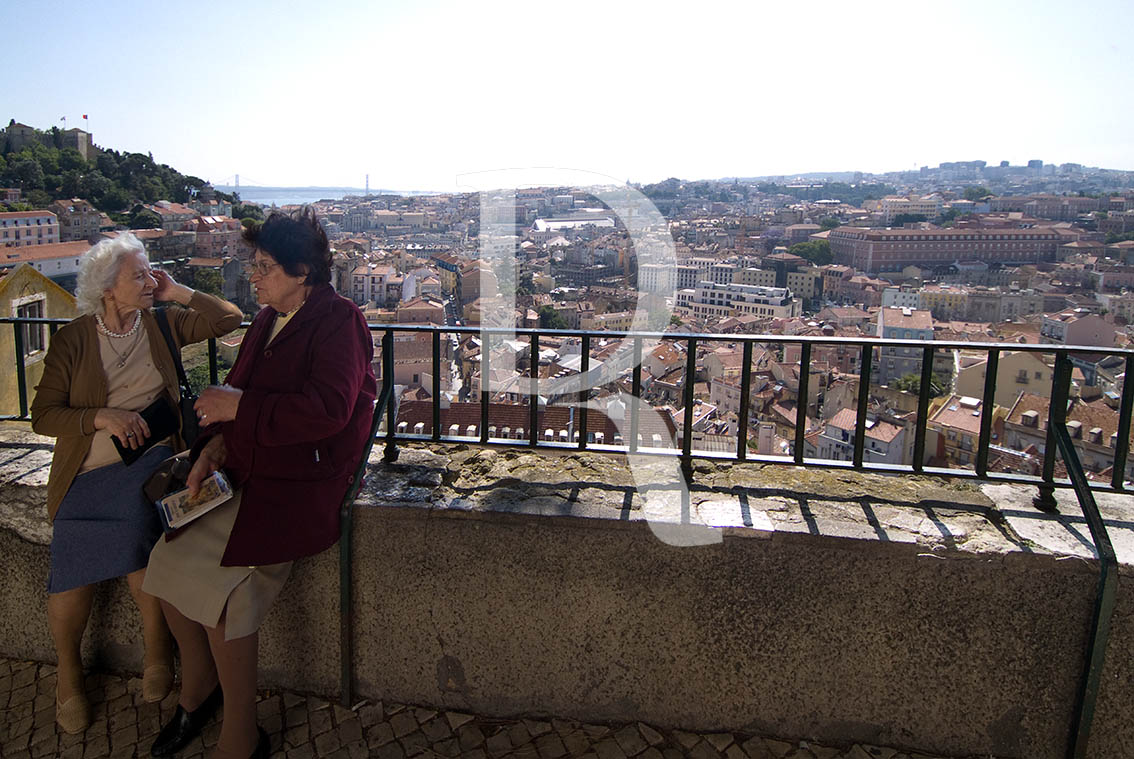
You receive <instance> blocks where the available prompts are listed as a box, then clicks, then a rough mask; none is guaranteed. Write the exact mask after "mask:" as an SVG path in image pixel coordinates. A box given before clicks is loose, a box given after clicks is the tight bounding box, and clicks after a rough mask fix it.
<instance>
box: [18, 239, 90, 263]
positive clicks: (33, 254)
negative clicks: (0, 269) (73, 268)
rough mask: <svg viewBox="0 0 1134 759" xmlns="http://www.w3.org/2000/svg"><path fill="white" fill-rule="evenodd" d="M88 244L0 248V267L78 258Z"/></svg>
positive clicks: (83, 241)
mask: <svg viewBox="0 0 1134 759" xmlns="http://www.w3.org/2000/svg"><path fill="white" fill-rule="evenodd" d="M90 247H91V246H90V243H88V242H86V241H85V240H79V241H76V242H54V243H48V244H47V245H28V246H26V247H23V248H0V266H11V265H12V264H17V263H23V262H24V261H47V260H52V259H56V258H79V257H80V256H82V255H83V254H84V253H86V252H87V251H88V250H90Z"/></svg>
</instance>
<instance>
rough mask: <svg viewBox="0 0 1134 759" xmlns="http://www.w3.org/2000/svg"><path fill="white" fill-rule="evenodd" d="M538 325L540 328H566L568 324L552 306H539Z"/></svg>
mask: <svg viewBox="0 0 1134 759" xmlns="http://www.w3.org/2000/svg"><path fill="white" fill-rule="evenodd" d="M539 326H540V328H541V329H567V328H568V326H569V325H568V324H567V320H566V319H564V318H563V317H562V316H560V315H559V312H558V311H556V310H555V309H554V308H553V307H552V306H540V307H539Z"/></svg>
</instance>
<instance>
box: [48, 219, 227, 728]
mask: <svg viewBox="0 0 1134 759" xmlns="http://www.w3.org/2000/svg"><path fill="white" fill-rule="evenodd" d="M76 296H77V300H78V305H79V311H80V314H81V315H80V316H79V317H78V318H77V319H75V320H74V321H72V322H71V323H70V324H67V325H65V326H63V327H61V328H60V329H59V331H58V333H57V334H56V335H55V336H54V337H53V338H52V339H51V345H50V347H49V349H48V351H47V356H46V358H45V359H44V367H43V378H42V379H41V381H40V383H39V385H38V387H37V388H36V395H35V400H34V401H33V403H32V408H31V416H32V429H34V430H35V431H36V432H38V433H40V434H42V435H49V436H52V437H55V438H56V442H55V452H54V456H53V458H52V461H51V474H50V476H49V477H48V482H47V513H48V516H49V518H50V519H51V521H52V540H51V571H50V575H49V577H48V581H47V593H48V596H47V619H48V624H49V626H50V628H51V635H52V638H53V639H54V641H55V651H56V654H57V656H58V661H59V667H58V680H57V690H56V721H57V722H58V724H59V726H60V727H61V728H62V729H63V730H65V731H66V732H69V733H77V732H81V731H82V730H85V729H86V727H87V726H88V725H89V724H90V705H89V704H88V703H87V699H86V694H85V689H84V685H83V666H82V654H81V650H80V644H81V642H82V638H83V632H84V631H85V629H86V626H87V620H88V618H89V617H90V611H91V600H92V598H93V596H94V585H95V583H97V582H100V581H102V580H108V579H111V578H116V577H123V576H125V577H126V580H127V583H128V585H129V588H130V593H131V595H132V596H133V597H134V600H135V602H136V603H137V604H138V610H139V612H140V613H141V618H142V637H143V641H144V644H145V656H144V660H143V676H142V696H143V698H144V699H145V700H146V701H149V702H155V701H160V700H161V699H162V698H164V697H165V695H166V694H167V693H169V690H170V688H171V686H172V683H173V669H172V662H173V651H172V643H171V639H170V635H169V630H168V628H167V627H166V625H165V622H164V620H163V617H162V611H161V606H160V605H159V603H158V600H157V599H156V598H154V597H153V596H150V595H148V594H147V593H145V592H144V591H143V590H142V580H143V579H144V575H145V567H146V562H147V560H148V558H149V554H150V550H151V549H152V548H153V546H154V543H156V542H157V539H158V538H159V537H160V536H161V524H160V522H159V520H158V516H157V511H156V509H155V507H154V505H153V504H150V503H147V502H146V500H145V498H144V497H143V495H142V484H143V482H144V481H145V479H146V478H147V476H148V475H149V474H150V473H152V472H153V470H154V469H155V468H156V467H157V465H158V464H159V463H160V462H161V461H162V460H163V459H165V458H167V457H168V456H170V455H171V454H172V453H173V452H174V451H178V450H182V449H183V448H184V447H185V445H184V441H183V440H182V439H181V437H180V434H179V433H177V432H174V433H173V434H171V435H169V436H168V437H166V438H165V439H163V440H151V439H149V438H150V437H151V430H150V429H149V426H148V425H147V423H146V420H145V419H144V418H143V417H142V415H141V414H140V413H139V412H140V411H142V410H143V409H145V408H146V407H147V406H149V405H150V404H151V403H153V402H154V401H156V400H157V399H158V398H159V397H161V396H163V395H164V396H165V398H167V399H168V400H169V401H170V403H171V404H172V406H173V408H174V409H175V408H176V404H177V401H178V399H179V391H178V382H177V371H176V368H175V364H174V359H173V355H172V353H171V351H170V349H169V347H168V343H167V342H166V340H165V338H164V337H163V335H162V332H161V329H160V328H159V326H158V323H157V321H156V319H155V317H154V314H153V313H152V311H151V309H152V307H153V305H154V302H155V301H172V302H174V303H178V304H180V305H181V306H183V308H170V309H167V311H166V316H167V317H168V319H167V321H168V324H169V327H170V331H171V334H172V337H173V341H174V343H175V345H176V346H177V349H178V350H180V348H181V346H183V345H186V344H188V343H194V342H199V341H201V340H205V339H207V338H210V337H220V336H221V335H224V334H226V333H228V332H231V331H232V330H234V329H236V327H238V326H239V325H240V321H241V313H240V310H239V309H238V308H237V307H236V306H234V305H232V304H231V303H227V302H226V301H223V300H220V299H219V298H214V297H213V296H211V295H206V294H204V293H200V292H196V291H194V290H192V289H190V288H188V287H185V286H184V285H179V284H178V283H177V282H175V281H174V280H173V278H172V277H170V276H169V275H168V274H166V273H165V272H163V271H161V270H158V269H152V268H150V261H149V258H148V257H147V256H146V251H145V248H144V247H143V246H142V243H141V242H140V241H139V240H138V238H136V237H135V236H134V235H133V234H130V233H128V232H126V233H122V234H119V235H118V236H117V237H114V238H112V239H107V240H102V241H101V242H99V243H98V244H96V245H94V246H93V247H92V248H91V249H90V250H89V251H87V252H86V254H84V257H83V260H82V262H81V263H80V268H79V279H78V288H77V291H76ZM176 416H177V417H178V418H179V417H180V414H176ZM112 438H113V439H112ZM115 439H116V440H117V442H118V444H119V445H120V446H121V447H122V448H123V449H132V450H133V451H137V450H138V449H140V448H147V446H148V450H146V451H145V453H144V454H142V456H141V458H138V459H137V460H135V461H133V462H132V463H131V464H129V465H127V464H126V463H125V457H124V456H123V455H122V454H121V453H120V452H119V450H118V447H116V446H115V444H114V440H115Z"/></svg>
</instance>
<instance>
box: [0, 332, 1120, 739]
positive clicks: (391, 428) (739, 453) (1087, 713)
mask: <svg viewBox="0 0 1134 759" xmlns="http://www.w3.org/2000/svg"><path fill="white" fill-rule="evenodd" d="M65 323H66V320H61V319H25V318H12V317H0V325H2V324H10V325H12V328H13V333H14V338H15V339H14V346H15V355H16V356H17V357H23V356H24V355H25V351H24V347H25V342H24V328H25V327H28V326H31V325H47V328H48V330H49V332H50V334H51V335H54V333H55V331H56V329H57V328H58V327H59V326H60V325H61V324H65ZM242 326H245V327H246V326H248V324H247V323H245V324H244V325H242ZM370 329H371V331H372V332H380V333H381V346H382V351H381V359H382V389H381V392H380V394H379V398H378V400H377V402H376V404H375V407H374V411H373V417H372V423H371V433H372V434H371V436H370V441H369V444H368V446H367V450H366V451H365V452H364V455H363V456H362V458H361V460H360V462H359V464H358V468H357V470H356V471H355V474H354V477H353V480H352V483H351V487H350V491H349V492H348V493H347V496H346V498H345V499H344V501H343V503H342V507H341V517H342V539H341V541H340V546H339V550H340V554H339V556H340V617H341V631H340V655H341V680H342V682H341V697H342V701H343V703H344V705H348V706H349V705H350V701H351V699H352V694H353V684H352V670H351V664H352V660H353V657H352V652H353V643H352V637H353V630H352V612H351V605H352V602H353V600H352V594H351V590H352V585H353V581H352V578H351V568H352V561H351V534H352V524H353V520H352V505H353V502H354V498H355V496H356V495H357V492H358V489H359V488H360V487H361V484H362V478H363V474H364V472H365V469H366V461H367V458H368V456H369V452H370V448H369V446H370V445H372V444H373V443H374V442H375V439H376V438H377V437H378V436H379V435H380V436H381V438H382V441H383V445H384V447H385V448H384V459H385V460H386V461H387V462H392V461H394V460H396V458H397V446H398V443H399V442H414V441H428V442H434V443H445V442H453V443H461V444H469V443H473V444H479V445H486V446H505V447H524V448H529V449H531V448H535V449H541V448H544V449H554V450H560V451H561V450H564V449H568V450H583V451H587V450H590V451H594V452H600V453H614V454H624V453H634V454H646V455H659V456H676V457H678V458H680V460H681V468H682V470H683V472H684V473H685V475H686V477H687V479H690V480H691V479H692V474H693V460H694V459H698V458H704V459H714V460H725V461H728V460H731V461H751V462H758V463H764V464H781V465H791V466H807V467H820V468H831V469H848V468H849V469H854V470H858V471H865V472H878V473H883V474H890V475H893V474H928V475H936V476H944V477H955V478H963V479H977V480H985V481H994V482H1009V483H1013V484H1018V485H1020V484H1022V485H1032V486H1035V487H1037V488H1038V491H1039V496H1038V497H1037V498H1036V499H1035V505H1036V506H1037V507H1038V508H1040V509H1042V510H1045V511H1048V512H1055V511H1056V501H1055V496H1054V492H1055V489H1056V488H1071V489H1072V490H1073V491H1074V492H1075V495H1076V497H1077V499H1078V501H1079V505H1080V507H1081V508H1082V510H1083V514H1084V516H1085V518H1086V520H1087V523H1088V526H1089V527H1090V532H1091V537H1092V539H1093V541H1094V545H1095V550H1096V551H1097V553H1098V557H1099V566H1100V570H1099V572H1100V574H1099V585H1098V593H1097V598H1096V603H1095V613H1094V616H1093V619H1092V622H1091V633H1090V642H1089V647H1088V650H1087V651H1086V652H1085V655H1084V662H1085V663H1084V670H1083V677H1082V680H1081V685H1080V688H1079V690H1078V693H1077V697H1076V704H1075V718H1074V724H1073V725H1072V727H1071V730H1070V739H1069V742H1068V756H1069V757H1074V758H1075V759H1080V758H1081V757H1083V756H1085V755H1086V748H1087V741H1088V737H1089V733H1090V726H1091V722H1092V719H1093V717H1094V712H1095V706H1096V701H1097V696H1098V690H1099V685H1100V677H1101V673H1102V668H1103V662H1104V659H1105V654H1106V645H1107V638H1108V635H1109V631H1110V620H1111V615H1112V612H1113V609H1114V605H1115V595H1116V592H1117V559H1116V557H1115V553H1114V549H1113V546H1112V544H1111V541H1110V537H1109V535H1108V533H1107V529H1106V525H1105V523H1104V521H1103V519H1102V517H1101V515H1100V514H1099V510H1098V506H1097V504H1096V503H1095V499H1094V493H1095V492H1100V491H1103V492H1119V493H1127V492H1130V491H1129V489H1128V487H1127V484H1126V482H1125V472H1126V465H1127V459H1128V456H1129V453H1130V431H1131V418H1132V416H1134V413H1132V412H1134V382H1128V381H1125V380H1124V382H1123V390H1122V396H1121V403H1120V406H1119V410H1118V417H1119V418H1118V430H1117V436H1116V440H1115V444H1114V456H1113V468H1112V475H1111V478H1110V480H1109V481H1107V482H1100V481H1090V480H1088V478H1087V477H1086V475H1085V473H1084V469H1083V466H1082V463H1081V462H1080V460H1079V456H1078V453H1077V451H1076V448H1075V441H1074V440H1073V439H1072V437H1071V435H1070V432H1069V430H1068V427H1067V405H1068V401H1069V398H1070V387H1071V372H1072V368H1073V367H1072V357H1073V356H1074V355H1076V354H1095V355H1100V354H1101V355H1108V356H1118V357H1121V358H1122V360H1123V361H1124V365H1123V368H1124V371H1125V373H1126V377H1134V351H1132V350H1127V349H1117V348H1099V347H1097V346H1064V345H1024V344H1015V343H969V342H946V341H935V342H924V341H914V340H888V339H880V338H847V337H813V336H786V335H720V334H701V333H697V334H685V333H649V332H588V331H580V330H534V329H516V330H510V329H482V328H480V327H452V326H442V327H438V326H433V325H428V326H426V325H385V324H371V325H370ZM397 333H426V334H428V335H429V337H430V341H431V348H432V350H431V353H432V356H431V358H432V372H433V387H432V391H433V392H432V401H431V403H432V408H431V415H430V419H431V422H432V424H431V429H430V431H429V432H428V433H426V434H407V433H399V432H398V424H397V414H398V400H399V399H398V398H397V397H396V388H395V379H394V365H395V358H396V355H395V354H396V350H397V348H396V341H395V339H394V336H395V334H397ZM447 334H455V335H479V336H481V337H482V338H483V339H484V340H485V344H484V345H483V346H482V350H481V355H480V373H481V377H482V382H481V387H480V393H479V395H480V425H479V434H478V435H474V436H471V437H470V436H467V435H465V436H461V435H455V436H454V435H443V434H442V428H443V420H442V417H443V414H442V408H441V394H442V387H441V377H440V371H439V369H440V367H441V365H442V363H441V338H442V336H443V335H447ZM505 336H506V337H508V338H515V337H516V336H526V337H527V339H528V341H529V351H530V353H529V360H530V365H531V367H532V371H531V372H530V377H529V383H528V389H529V401H530V400H531V399H534V398H536V397H537V391H538V387H539V380H538V378H537V376H536V374H537V373H536V371H535V369H536V368H537V367H538V366H539V340H540V338H541V336H553V337H567V338H575V339H579V340H580V341H581V356H580V367H579V374H580V375H582V376H586V375H587V374H588V372H589V371H590V354H591V344H592V341H593V340H594V339H596V338H600V339H607V340H610V339H625V340H631V341H632V355H633V362H632V367H631V368H630V369H629V371H630V379H631V394H632V395H633V396H634V397H635V398H640V397H641V396H642V391H643V383H642V356H643V345H644V344H645V343H646V342H650V343H652V342H653V341H660V340H665V341H677V342H684V343H685V350H686V356H685V381H684V385H683V388H682V396H683V397H682V402H683V426H682V429H683V430H684V431H685V432H684V433H683V434H682V435H681V440H680V445H679V446H676V445H675V446H674V447H673V448H671V449H659V448H656V447H646V446H643V445H641V444H640V443H639V439H638V438H639V435H638V432H639V428H640V423H641V420H640V412H639V408H638V405H637V404H631V407H630V432H629V435H628V436H627V440H626V441H625V444H623V445H621V446H612V445H595V444H592V443H593V440H594V438H593V436H592V435H590V434H589V431H588V429H587V416H588V415H587V413H586V411H585V410H586V406H587V402H588V398H589V390H588V388H587V387H586V385H585V383H584V384H583V385H582V386H581V388H580V389H579V391H578V392H577V394H576V397H575V399H574V405H575V409H576V411H577V412H578V413H576V414H575V417H574V418H575V432H576V435H577V438H578V440H577V441H575V442H572V441H570V440H568V442H566V443H562V442H557V441H552V440H540V438H539V429H540V406H539V404H538V403H535V402H529V404H528V405H529V407H530V411H529V430H528V436H527V439H526V440H515V439H505V438H499V437H494V436H492V435H491V434H490V425H489V420H490V409H491V407H492V401H491V389H490V388H489V387H488V382H487V381H486V379H485V378H488V377H490V376H491V369H492V365H491V350H490V349H489V348H490V342H491V340H492V339H493V338H494V337H497V338H503V337H505ZM721 342H727V343H731V344H736V343H739V344H740V345H741V347H742V351H743V359H742V360H743V366H742V369H741V377H740V400H739V411H738V420H737V425H736V427H737V442H736V449H735V451H730V452H721V451H704V450H695V449H694V447H693V437H694V436H693V434H692V428H693V422H694V416H693V405H694V404H693V400H694V375H695V372H696V355H697V347H698V345H702V344H705V345H711V344H713V343H721ZM791 344H797V345H799V348H800V371H799V380H798V381H799V388H798V393H797V401H796V418H797V423H796V426H795V431H794V432H795V434H794V447H793V449H792V453H791V455H789V456H775V455H758V454H753V453H752V452H751V451H749V450H748V445H747V443H748V439H747V436H748V425H749V420H750V415H751V409H750V395H751V388H752V357H753V353H754V349H755V347H756V346H764V345H775V346H781V347H782V346H786V345H791ZM824 345H835V346H839V345H841V346H845V347H846V349H847V350H851V351H854V350H857V351H858V355H859V366H860V371H859V376H858V388H857V389H858V402H857V419H856V423H855V431H854V441H853V452H852V454H851V459H850V460H849V461H839V460H832V459H818V458H808V457H805V456H804V448H805V445H804V434H805V432H806V429H805V428H806V425H805V424H804V423H802V420H803V419H805V418H806V414H805V409H806V408H807V406H808V397H809V393H810V387H809V376H810V371H809V370H810V366H811V361H812V356H813V355H814V348H815V347H816V346H824ZM887 348H892V349H895V351H896V350H898V349H901V350H916V351H918V352H920V356H921V372H920V380H921V381H920V387H919V393H918V406H917V414H916V421H915V425H914V446H913V451H914V452H913V460H912V462H911V463H909V464H890V463H878V462H871V461H869V460H867V459H866V456H865V443H866V429H867V428H866V423H867V410H868V402H869V394H870V382H871V375H872V366H873V365H874V363H875V355H874V353H875V350H883V349H887ZM954 349H960V350H965V351H984V352H985V354H986V356H987V364H986V369H985V381H984V389H983V390H984V392H983V397H982V401H983V403H982V406H981V411H980V416H981V418H980V426H979V436H978V443H977V447H976V450H975V454H976V455H975V460H974V467H973V469H959V468H951V467H938V466H927V465H926V464H925V459H926V437H927V429H928V419H929V410H930V401H931V397H930V380H931V378H932V376H933V360H934V356H935V354H936V353H937V351H942V350H954ZM1006 351H1013V352H1031V353H1040V354H1052V353H1054V354H1055V371H1054V373H1053V378H1052V385H1051V401H1050V406H1049V413H1048V420H1049V421H1048V424H1047V430H1046V442H1045V448H1044V458H1043V467H1042V473H1041V475H1040V476H1038V477H1037V476H1034V475H1024V474H1014V473H1006V472H997V471H992V470H990V469H989V451H990V445H991V441H992V426H993V409H994V402H993V401H994V397H995V392H996V381H997V377H998V369H999V363H1000V361H999V359H1000V354H1001V353H1003V352H1006ZM902 355H903V357H906V355H905V354H902ZM208 356H209V374H210V379H211V382H213V383H216V382H218V380H219V377H218V362H217V347H216V341H215V340H209V345H208ZM15 363H16V367H15V369H16V384H17V390H18V406H19V413H18V414H9V415H0V420H21V421H29V420H30V416H29V403H28V387H27V377H26V370H25V361H23V360H17V361H16V362H15ZM383 422H385V431H384V432H383V431H382V430H381V425H382V423H383ZM671 442H675V441H671ZM1057 452H1058V454H1059V456H1060V457H1061V458H1062V459H1063V462H1064V465H1065V466H1066V469H1067V473H1068V476H1067V477H1066V478H1056V477H1055V461H1056V453H1057Z"/></svg>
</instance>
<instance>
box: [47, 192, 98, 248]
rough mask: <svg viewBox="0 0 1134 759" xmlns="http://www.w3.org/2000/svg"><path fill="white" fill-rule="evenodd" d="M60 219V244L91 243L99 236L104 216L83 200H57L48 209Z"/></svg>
mask: <svg viewBox="0 0 1134 759" xmlns="http://www.w3.org/2000/svg"><path fill="white" fill-rule="evenodd" d="M47 210H49V211H51V212H52V213H54V214H55V216H56V217H57V218H58V219H59V242H74V241H76V240H83V241H87V242H89V241H90V240H91V238H93V237H94V236H95V235H97V234H98V230H99V225H100V224H101V223H102V214H101V213H99V211H98V209H96V208H95V207H94V206H92V205H91V204H90V203H89V202H87V201H85V200H82V199H81V198H71V199H70V200H56V201H55V202H54V203H52V204H51V205H49V206H48V207H47Z"/></svg>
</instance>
